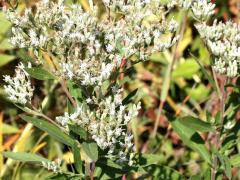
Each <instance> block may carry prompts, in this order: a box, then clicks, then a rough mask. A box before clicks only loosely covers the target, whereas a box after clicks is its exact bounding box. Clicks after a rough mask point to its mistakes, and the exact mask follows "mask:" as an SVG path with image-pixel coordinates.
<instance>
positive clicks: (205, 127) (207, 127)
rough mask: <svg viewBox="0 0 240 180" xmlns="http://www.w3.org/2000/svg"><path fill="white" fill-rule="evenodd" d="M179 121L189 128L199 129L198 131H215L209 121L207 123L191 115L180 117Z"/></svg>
mask: <svg viewBox="0 0 240 180" xmlns="http://www.w3.org/2000/svg"><path fill="white" fill-rule="evenodd" d="M179 121H181V123H182V124H184V125H185V126H187V127H189V128H192V129H193V130H195V131H199V132H213V131H215V130H214V128H213V127H212V125H211V124H210V123H207V122H205V121H202V120H200V119H198V118H194V117H191V116H187V117H183V118H180V119H179Z"/></svg>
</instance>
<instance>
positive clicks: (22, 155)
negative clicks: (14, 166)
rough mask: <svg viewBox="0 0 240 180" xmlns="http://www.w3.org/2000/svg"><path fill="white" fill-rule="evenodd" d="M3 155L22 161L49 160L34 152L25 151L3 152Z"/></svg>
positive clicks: (39, 161) (38, 161) (37, 161)
mask: <svg viewBox="0 0 240 180" xmlns="http://www.w3.org/2000/svg"><path fill="white" fill-rule="evenodd" d="M2 154H3V156H5V157H7V158H10V159H14V160H17V161H22V162H35V163H41V162H43V161H44V162H50V161H49V160H48V159H46V158H43V157H41V156H38V155H36V154H31V153H26V152H3V153H2Z"/></svg>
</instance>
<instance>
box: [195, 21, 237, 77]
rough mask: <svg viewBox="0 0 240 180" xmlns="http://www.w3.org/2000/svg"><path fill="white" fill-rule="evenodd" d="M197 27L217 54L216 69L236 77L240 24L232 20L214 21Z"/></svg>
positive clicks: (214, 66)
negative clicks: (211, 23) (209, 24)
mask: <svg viewBox="0 0 240 180" xmlns="http://www.w3.org/2000/svg"><path fill="white" fill-rule="evenodd" d="M196 27H197V29H198V31H199V33H200V35H201V37H202V38H203V39H205V41H206V43H207V45H208V47H209V49H210V50H211V52H212V54H213V55H214V56H215V62H214V65H213V68H214V70H215V71H216V72H217V73H220V74H225V75H227V76H228V77H236V76H237V75H238V74H239V68H238V66H239V62H240V26H239V25H237V24H235V23H233V22H231V21H228V22H226V23H222V22H219V23H218V22H217V21H214V23H213V25H211V26H208V25H206V23H200V24H197V25H196Z"/></svg>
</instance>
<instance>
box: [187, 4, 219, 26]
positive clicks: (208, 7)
mask: <svg viewBox="0 0 240 180" xmlns="http://www.w3.org/2000/svg"><path fill="white" fill-rule="evenodd" d="M214 8H215V4H213V3H211V0H194V1H193V4H192V6H191V10H192V12H193V15H194V16H195V17H196V18H197V19H198V20H200V21H207V20H208V19H209V17H210V16H212V15H213V14H214Z"/></svg>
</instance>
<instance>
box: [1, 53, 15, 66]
mask: <svg viewBox="0 0 240 180" xmlns="http://www.w3.org/2000/svg"><path fill="white" fill-rule="evenodd" d="M14 59H15V56H11V55H6V54H0V67H1V66H4V65H6V64H8V63H9V62H11V61H13V60H14Z"/></svg>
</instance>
